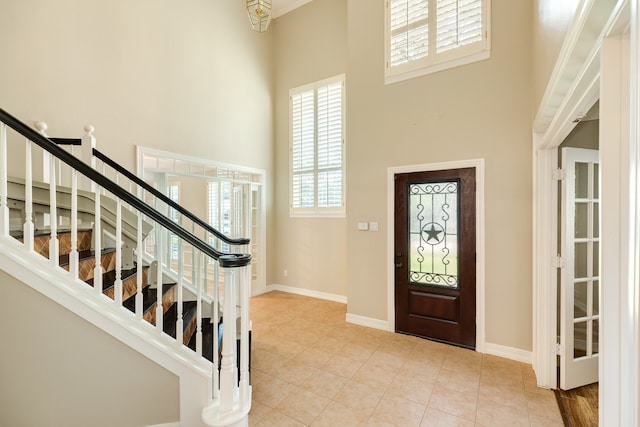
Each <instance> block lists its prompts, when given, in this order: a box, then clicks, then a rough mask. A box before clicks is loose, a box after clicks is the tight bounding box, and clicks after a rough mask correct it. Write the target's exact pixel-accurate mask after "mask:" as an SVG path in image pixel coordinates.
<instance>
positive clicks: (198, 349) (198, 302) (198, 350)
mask: <svg viewBox="0 0 640 427" xmlns="http://www.w3.org/2000/svg"><path fill="white" fill-rule="evenodd" d="M204 257H205V255H204V253H200V256H199V257H198V275H199V276H200V277H199V278H198V279H202V278H203V276H204V275H203V274H202V273H201V271H202V264H201V262H200V261H201V260H202V261H203V262H207V261H206V259H204ZM203 286H204V283H203V282H202V280H198V288H197V290H198V299H197V300H196V354H197V355H198V356H202V287H203Z"/></svg>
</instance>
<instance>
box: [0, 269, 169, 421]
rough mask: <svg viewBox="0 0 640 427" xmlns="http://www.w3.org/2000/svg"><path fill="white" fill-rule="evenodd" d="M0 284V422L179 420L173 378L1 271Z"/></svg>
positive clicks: (147, 360) (160, 368) (165, 371)
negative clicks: (0, 292) (0, 295)
mask: <svg viewBox="0 0 640 427" xmlns="http://www.w3.org/2000/svg"><path fill="white" fill-rule="evenodd" d="M0 283H2V298H0V336H1V337H2V339H3V341H4V343H5V344H3V351H2V352H0V379H1V380H0V383H1V384H2V385H1V386H0V425H3V426H16V427H17V426H25V427H26V426H66V427H74V426H77V427H86V426H89V425H90V426H96V427H98V426H104V427H112V426H122V427H126V426H142V425H152V424H161V423H168V422H174V421H177V420H179V418H180V400H179V380H178V377H176V376H175V375H173V374H172V373H170V372H169V371H167V370H165V369H163V368H162V367H160V366H158V365H157V364H155V363H154V362H152V361H150V360H149V359H147V358H145V357H144V356H142V355H140V354H139V353H137V352H136V351H134V350H132V349H131V348H129V347H127V346H126V345H124V344H122V343H121V342H119V341H117V340H116V339H114V338H112V337H111V336H109V335H108V334H106V333H104V332H102V331H101V330H100V329H98V328H96V327H95V326H93V325H91V324H90V323H88V322H86V321H84V320H82V319H80V318H79V317H77V316H76V315H75V314H73V313H71V312H69V311H68V310H66V309H65V308H63V307H62V306H60V305H58V304H57V303H55V302H52V301H51V300H49V299H48V298H47V297H45V296H43V295H42V294H40V293H38V292H36V291H34V290H33V289H31V288H30V287H28V286H26V285H24V284H23V283H21V282H19V281H17V280H15V279H14V278H13V277H11V276H9V275H8V274H6V273H5V272H3V271H0ZM7 346H10V347H11V349H12V350H13V351H6V350H7Z"/></svg>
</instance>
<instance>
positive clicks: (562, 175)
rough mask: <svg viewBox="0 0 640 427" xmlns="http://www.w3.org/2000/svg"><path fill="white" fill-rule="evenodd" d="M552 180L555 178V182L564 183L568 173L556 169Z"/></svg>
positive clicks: (552, 174)
mask: <svg viewBox="0 0 640 427" xmlns="http://www.w3.org/2000/svg"><path fill="white" fill-rule="evenodd" d="M551 178H553V180H554V181H563V180H565V179H567V171H566V170H564V169H555V170H554V171H553V172H552V173H551Z"/></svg>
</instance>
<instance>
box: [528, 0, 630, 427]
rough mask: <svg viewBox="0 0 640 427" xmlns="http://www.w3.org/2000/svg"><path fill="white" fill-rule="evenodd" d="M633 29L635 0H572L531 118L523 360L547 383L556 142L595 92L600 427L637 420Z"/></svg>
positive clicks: (550, 382)
mask: <svg viewBox="0 0 640 427" xmlns="http://www.w3.org/2000/svg"><path fill="white" fill-rule="evenodd" d="M607 7H609V10H607V9H606V8H607ZM605 14H606V16H604V18H606V19H605V20H604V21H603V20H602V18H603V15H605ZM594 23H595V26H594V25H593V24H594ZM594 28H595V29H597V30H598V31H597V32H596V34H595V35H594V34H593V30H594ZM639 29H640V16H639V12H638V1H637V0H619V1H618V2H615V3H613V4H612V2H602V1H599V0H583V1H582V2H580V5H579V8H578V13H577V14H576V18H575V19H574V22H573V23H572V25H571V27H570V29H569V31H568V35H567V38H566V40H565V43H564V45H563V47H562V50H561V52H560V56H559V59H558V62H557V65H556V68H555V69H554V71H553V74H552V76H551V80H550V82H549V85H548V87H547V92H546V93H545V96H544V97H543V100H542V103H541V106H540V109H539V111H538V114H537V116H536V121H535V122H534V135H533V139H534V147H533V149H534V162H535V164H534V218H535V221H534V286H533V299H534V307H533V311H534V319H533V320H534V343H533V344H534V345H533V347H534V354H533V356H534V357H533V358H534V369H535V371H536V376H537V379H538V385H539V386H540V387H546V388H555V387H556V354H555V353H556V351H555V350H556V326H557V325H556V319H557V297H556V286H557V275H556V268H555V265H554V264H553V262H554V259H555V257H556V254H557V212H558V210H557V183H556V182H555V181H553V179H552V175H553V171H554V170H555V169H556V168H557V148H556V147H557V146H558V145H559V144H560V143H561V142H562V140H563V139H564V138H565V137H566V136H567V135H568V133H569V132H570V130H571V128H572V127H573V125H572V122H573V119H575V118H577V117H580V113H581V112H582V113H586V111H587V110H588V109H589V108H590V107H591V105H593V103H594V102H595V101H596V100H597V99H598V98H599V99H600V114H601V117H600V141H601V143H600V153H601V162H602V163H601V169H600V170H601V194H602V202H601V203H602V218H601V222H602V226H601V236H602V241H601V252H602V260H601V273H602V282H601V283H603V286H602V291H601V301H602V302H601V304H602V307H601V308H602V310H601V316H602V320H601V322H600V337H601V341H600V342H601V349H602V352H601V356H600V365H599V371H600V388H599V390H600V396H599V417H600V425H602V426H622V425H624V426H627V425H628V426H631V425H634V426H635V425H638V420H639V418H638V407H639V406H640V405H639V403H640V401H639V398H640V392H639V377H638V371H639V367H638V363H639V362H638V361H639V360H640V357H639V356H640V351H639V342H640V316H639V312H640V277H639V276H640V272H639V267H638V262H637V260H638V259H640V230H639V225H640V197H639V196H638V190H639V189H640V154H639V153H640V136H639V132H638V127H639V125H640V118H639V117H638V114H639V112H640V90H639V84H638V83H639V81H640V80H639V79H640V63H639V61H640V57H639V49H640V35H639ZM600 30H601V31H600ZM581 52H582V53H581ZM584 52H590V53H589V55H588V56H587V57H585V56H584ZM581 55H582V56H581ZM576 70H577V71H576ZM572 73H573V75H571V74H572ZM563 82H564V83H563ZM567 82H568V83H567ZM605 283H606V284H605Z"/></svg>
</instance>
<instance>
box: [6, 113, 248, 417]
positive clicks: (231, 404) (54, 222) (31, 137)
mask: <svg viewBox="0 0 640 427" xmlns="http://www.w3.org/2000/svg"><path fill="white" fill-rule="evenodd" d="M45 130H46V125H42V124H41V125H39V131H40V133H39V132H36V131H34V130H33V129H31V128H29V127H28V126H27V125H25V124H24V123H22V122H20V121H19V120H17V119H15V118H14V117H12V116H11V115H9V114H8V113H6V112H5V111H4V110H1V109H0V238H1V239H13V238H12V237H11V232H12V231H14V229H15V228H16V227H15V224H17V223H21V224H20V228H19V230H15V231H20V232H21V233H22V235H23V250H24V252H25V255H26V256H40V255H38V254H35V253H34V233H35V232H36V231H37V230H36V228H37V224H38V222H40V223H42V224H43V225H44V226H45V229H46V230H47V232H48V233H49V235H50V247H49V254H50V255H49V257H50V260H51V268H52V269H55V270H56V271H58V270H60V267H59V265H58V259H59V257H58V254H59V240H58V227H59V225H60V224H65V225H69V226H70V229H71V249H70V253H69V272H68V273H67V274H68V275H69V278H70V279H71V281H73V282H79V271H78V270H79V268H78V265H79V261H78V250H77V224H78V215H79V212H80V211H82V212H83V214H85V215H86V213H87V212H88V211H89V212H91V211H92V212H91V213H92V218H93V236H94V241H93V249H94V252H95V267H94V269H93V272H92V276H93V281H94V284H93V286H94V288H95V293H93V295H95V298H99V299H100V298H101V299H104V298H105V297H104V295H103V294H102V288H103V286H102V283H101V281H102V275H103V273H104V269H105V267H104V266H103V265H102V253H103V251H104V249H105V248H106V247H107V245H109V246H111V247H113V248H115V260H116V266H115V291H114V298H113V304H114V305H115V306H116V307H122V304H123V296H122V295H123V291H122V286H123V285H122V278H121V276H120V272H121V270H122V269H123V264H122V260H123V259H125V260H126V259H130V260H131V263H133V260H134V259H135V264H136V265H137V266H142V264H143V262H144V261H145V259H147V260H149V259H150V260H152V261H155V262H154V267H153V268H154V270H155V271H154V274H153V275H152V276H154V277H155V280H152V281H153V282H154V283H152V287H153V286H155V289H156V299H157V301H156V303H157V305H156V314H155V333H156V334H157V336H158V337H159V339H165V340H166V339H169V337H168V335H166V334H165V333H164V329H165V326H166V325H163V314H164V310H163V279H164V278H165V277H169V276H176V275H177V279H178V280H177V284H176V286H177V290H176V297H177V300H176V303H177V319H176V325H175V328H176V329H175V331H176V333H175V334H176V337H175V341H174V344H173V345H174V346H173V347H172V351H180V352H183V351H190V350H188V349H187V348H186V346H185V343H184V342H183V334H182V331H183V326H184V319H183V312H182V305H183V303H184V302H185V301H193V302H195V304H196V332H195V334H196V342H197V345H196V353H197V355H198V356H202V355H203V354H206V353H210V354H211V358H212V363H211V384H212V388H211V390H209V391H208V402H209V404H208V405H206V406H205V407H204V408H201V409H202V412H201V419H202V421H203V422H204V424H205V425H210V426H227V425H248V413H249V410H250V408H251V386H250V381H249V358H250V356H249V324H250V323H249V295H250V289H249V286H250V276H249V267H248V266H249V264H250V261H251V257H250V255H246V254H241V253H234V254H225V253H222V252H220V251H219V250H217V249H215V248H214V247H212V246H210V245H209V243H208V242H209V240H208V239H209V234H207V233H208V232H206V231H205V234H204V239H203V238H200V237H197V236H196V235H195V233H194V232H193V229H192V230H191V231H189V230H186V229H185V228H183V227H182V226H181V225H180V223H179V222H175V221H173V220H172V219H171V218H170V215H169V212H170V209H169V206H168V205H167V212H166V213H161V212H159V211H158V210H157V209H155V208H154V207H152V206H151V205H149V204H148V203H146V202H145V201H144V200H145V195H146V194H147V193H148V192H149V190H148V189H147V188H145V187H144V186H143V185H142V184H141V183H136V182H133V181H130V182H129V185H128V188H125V187H123V186H122V185H120V184H119V182H117V181H118V179H116V182H114V180H111V179H109V178H107V177H106V176H105V175H104V174H103V173H99V172H97V171H96V170H94V168H92V167H91V166H89V165H88V164H86V163H84V162H82V161H80V160H79V159H77V158H76V157H75V156H74V155H72V154H70V153H68V152H67V151H65V150H64V149H62V148H60V147H58V146H57V145H56V144H54V143H53V142H52V141H51V140H50V139H49V138H47V137H46V134H44V132H45ZM85 131H86V135H85V137H84V138H83V139H84V140H88V142H89V143H90V144H91V145H92V147H91V148H95V139H94V138H93V135H92V131H93V129H92V128H91V127H87V128H85ZM43 134H44V135H43ZM36 150H37V154H38V155H40V154H42V157H41V158H46V157H47V156H48V157H49V161H50V163H49V165H48V166H49V167H48V168H43V169H44V171H45V173H44V175H46V176H44V175H43V177H42V180H43V181H47V182H48V188H49V197H50V198H49V202H48V205H49V206H48V212H43V208H42V206H41V203H42V202H40V201H38V202H37V203H38V204H37V206H39V209H38V212H39V213H38V214H37V215H39V216H40V217H41V218H40V221H35V220H34V219H35V216H36V213H35V209H34V196H33V193H34V189H38V190H39V191H41V188H42V184H39V183H38V182H37V179H36V180H34V176H33V175H34V174H33V171H34V169H37V167H36V168H34V160H33V159H34V151H36ZM45 154H47V156H45ZM9 159H10V163H9ZM92 163H94V162H92ZM94 166H95V163H94ZM47 170H48V171H47ZM9 177H20V178H21V179H23V180H24V181H23V182H24V184H23V187H22V188H23V189H24V190H23V194H20V197H19V198H20V200H21V202H22V201H23V203H24V209H22V210H15V209H10V203H9V196H10V194H9V193H10V192H9V185H8V183H9V181H10V179H9ZM62 177H65V178H64V180H65V181H66V180H67V179H68V181H69V182H68V184H67V183H66V182H65V183H60V182H59V180H62ZM81 177H82V181H80V179H81ZM37 178H40V177H37ZM60 184H62V185H64V186H66V185H68V186H69V187H70V190H69V188H68V187H61V186H60ZM11 188H12V191H14V192H15V191H18V192H19V190H16V189H19V188H21V187H20V186H19V185H13V184H12V185H11ZM154 197H157V195H155V194H154ZM59 198H61V200H58V199H59ZM62 199H64V200H62ZM68 199H70V201H69V200H68ZM91 202H93V203H91ZM60 205H62V206H63V208H62V209H59V206H60ZM91 205H93V206H91ZM183 214H184V213H183ZM114 222H115V224H114ZM149 224H151V225H152V226H153V228H154V230H155V235H154V236H155V246H154V247H153V250H147V249H148V248H145V244H144V242H143V240H144V237H145V236H146V232H148V228H149ZM40 231H42V230H40ZM176 239H177V245H178V247H179V251H178V259H177V260H175V259H174V260H172V259H171V257H170V256H166V253H167V251H168V250H169V248H166V250H165V248H163V245H164V242H168V241H170V240H171V241H173V242H175V241H176ZM127 242H128V243H127ZM131 242H133V243H131ZM246 243H248V241H243V242H242V244H246ZM131 245H133V247H128V246H131ZM167 246H168V245H167ZM186 252H189V253H191V254H192V257H193V258H194V259H195V260H196V262H194V263H193V264H194V268H193V269H192V271H191V277H190V278H189V280H187V279H186V278H185V277H184V276H185V275H184V269H183V266H182V264H183V258H184V254H185V253H186ZM134 257H135V258H134ZM173 262H177V269H174V268H172V263H173ZM211 265H214V266H216V271H215V273H214V274H211V273H210V272H209V268H210V266H211ZM218 266H219V268H220V272H221V274H222V275H223V277H224V280H222V287H223V288H222V290H220V289H219V281H218V275H219V273H218V270H217V267H218ZM142 270H143V269H142V268H137V277H136V291H135V292H136V293H135V308H134V314H135V319H136V320H137V321H138V322H146V320H144V319H143V289H142V287H143V277H142V275H143V273H142ZM176 270H177V271H176ZM87 286H89V285H87ZM210 289H212V292H210V291H209V290H210ZM221 303H222V304H223V305H222V313H220V304H221ZM122 313H123V314H122V315H123V316H127V315H128V311H127V310H122ZM203 313H206V314H207V315H210V316H211V323H212V325H211V326H212V330H213V339H212V340H211V341H212V343H211V348H207V349H205V348H203V331H202V324H203V318H205V317H204V316H203ZM221 315H222V316H221ZM221 317H222V319H223V320H224V323H223V337H222V338H223V340H222V351H221V352H220V348H219V345H218V340H219V337H218V336H217V333H218V326H219V322H220V320H221ZM236 319H238V320H239V324H240V328H239V329H240V330H239V331H237V330H236V329H237V327H236ZM172 340H173V339H172ZM236 341H239V349H240V350H239V353H240V354H237V353H238V351H237V347H236ZM170 348H171V347H170ZM220 353H221V362H220V366H218V359H219V354H220ZM181 401H182V398H181ZM181 404H182V402H181ZM181 416H183V414H182V411H181Z"/></svg>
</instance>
